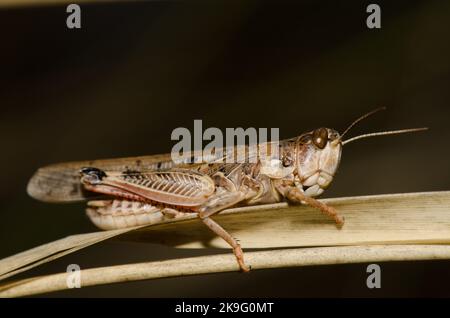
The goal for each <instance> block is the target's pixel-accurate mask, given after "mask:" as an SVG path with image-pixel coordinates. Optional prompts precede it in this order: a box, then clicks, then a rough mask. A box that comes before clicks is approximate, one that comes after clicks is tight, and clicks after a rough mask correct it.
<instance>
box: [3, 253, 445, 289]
mask: <svg viewBox="0 0 450 318" xmlns="http://www.w3.org/2000/svg"><path fill="white" fill-rule="evenodd" d="M246 257H247V261H248V263H249V264H252V269H253V270H258V269H267V268H280V267H293V266H311V265H327V264H346V263H363V262H383V261H408V260H438V259H449V258H450V246H442V245H431V246H430V245H418V246H415V245H387V246H383V245H382V246H345V247H344V246H341V247H317V248H297V249H285V250H273V251H264V252H250V253H247V254H246ZM238 270H239V268H238V266H237V264H236V260H235V258H234V256H233V255H231V254H225V255H214V256H202V257H193V258H184V259H177V260H168V261H161V262H149V263H136V264H128V265H119V266H108V267H99V268H92V269H86V270H82V272H81V276H80V277H81V286H82V287H87V286H93V285H102V284H110V283H119V282H127V281H136V280H144V279H156V278H164V277H177V276H188V275H198V274H207V273H221V272H232V271H238ZM243 275H245V274H243ZM250 275H251V274H250ZM67 278H68V276H67V273H59V274H53V275H47V276H41V277H33V278H28V279H24V280H20V281H17V282H13V283H9V284H4V285H3V286H0V297H21V296H30V295H35V294H43V293H48V292H54V291H58V290H64V289H68V287H67Z"/></svg>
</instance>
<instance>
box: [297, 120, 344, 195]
mask: <svg viewBox="0 0 450 318" xmlns="http://www.w3.org/2000/svg"><path fill="white" fill-rule="evenodd" d="M341 152H342V141H341V138H340V135H339V133H338V132H337V131H335V130H333V129H330V128H318V129H315V130H313V131H311V132H308V133H305V134H303V135H301V136H300V137H299V138H298V141H297V149H296V155H297V158H296V164H297V175H298V178H299V180H298V181H299V182H300V185H299V186H301V187H302V189H303V190H304V191H305V194H306V195H308V196H311V197H315V196H319V195H321V194H322V192H323V191H324V190H325V189H326V188H327V187H328V186H329V185H330V183H331V181H333V177H334V175H335V173H336V170H337V168H338V166H339V162H340V159H341Z"/></svg>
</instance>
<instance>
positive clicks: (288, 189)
mask: <svg viewBox="0 0 450 318" xmlns="http://www.w3.org/2000/svg"><path fill="white" fill-rule="evenodd" d="M277 188H278V191H280V192H281V194H282V195H283V196H284V197H286V198H287V199H288V200H289V201H291V202H297V203H306V204H308V205H309V206H312V207H314V208H316V209H318V210H320V211H322V212H323V213H325V214H326V215H328V216H329V217H331V218H332V219H333V220H334V221H335V222H336V225H337V226H338V227H339V228H340V227H342V226H343V225H344V217H343V216H340V215H339V214H338V213H337V211H336V209H335V208H333V207H331V206H329V205H326V204H324V203H322V202H320V201H318V200H316V199H314V198H311V197H308V196H307V195H305V194H304V193H303V192H302V191H300V190H299V189H298V188H297V187H296V186H285V185H277Z"/></svg>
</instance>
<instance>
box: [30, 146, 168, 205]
mask: <svg viewBox="0 0 450 318" xmlns="http://www.w3.org/2000/svg"><path fill="white" fill-rule="evenodd" d="M92 166H94V167H98V168H99V169H102V170H107V171H114V172H122V171H126V170H134V171H152V170H158V169H170V168H171V167H173V166H174V164H173V162H172V160H171V158H170V154H164V155H154V156H141V157H130V158H116V159H105V160H91V161H75V162H67V163H59V164H53V165H49V166H45V167H42V168H40V169H38V170H37V171H36V172H35V174H34V175H33V177H32V178H31V179H30V181H29V182H28V187H27V192H28V194H29V195H30V196H31V197H33V198H35V199H37V200H41V201H45V202H71V201H81V200H86V199H88V198H92V197H93V196H96V195H98V194H95V193H92V192H88V191H85V190H84V189H83V186H82V184H81V183H80V169H81V168H83V167H92Z"/></svg>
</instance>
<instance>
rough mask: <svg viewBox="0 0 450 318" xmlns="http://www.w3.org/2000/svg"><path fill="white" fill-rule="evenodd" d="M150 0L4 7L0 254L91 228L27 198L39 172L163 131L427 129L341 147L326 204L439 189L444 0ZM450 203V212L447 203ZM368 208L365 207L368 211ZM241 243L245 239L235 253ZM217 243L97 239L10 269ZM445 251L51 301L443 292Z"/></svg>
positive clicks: (161, 146)
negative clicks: (372, 273)
mask: <svg viewBox="0 0 450 318" xmlns="http://www.w3.org/2000/svg"><path fill="white" fill-rule="evenodd" d="M369 3H371V2H369V1H360V0H352V1H348V0H347V1H335V0H334V1H312V0H311V1H291V2H285V1H283V2H280V1H227V2H213V3H210V2H206V1H204V2H199V1H151V2H134V3H133V2H128V3H104V4H98V5H94V4H81V10H82V11H81V12H82V29H80V30H76V29H72V30H70V29H68V28H67V27H66V17H67V15H68V14H67V13H66V5H54V6H42V7H21V8H11V7H9V8H2V9H0V39H1V49H0V131H1V134H0V144H1V149H2V151H1V152H2V155H1V156H0V166H1V167H2V169H3V172H2V173H1V174H0V208H1V209H0V217H1V219H0V220H1V221H0V242H1V244H0V257H6V256H10V255H12V254H15V253H18V252H21V251H24V250H26V249H29V248H31V247H34V246H37V245H39V244H43V243H46V242H49V241H52V240H55V239H58V238H61V237H64V236H67V235H70V234H76V233H83V232H92V231H96V228H95V227H94V226H93V225H91V223H90V222H89V220H88V219H87V217H86V216H85V214H84V204H83V203H80V204H70V205H51V204H45V203H41V202H37V201H35V200H33V199H31V198H30V197H28V196H27V194H26V191H25V189H26V184H27V182H28V179H29V178H30V177H31V175H32V174H33V172H34V171H35V170H36V169H37V168H38V167H40V166H43V165H46V164H50V163H56V162H62V161H72V160H83V159H97V158H109V157H124V156H135V155H148V154H157V153H166V152H170V149H171V147H172V146H173V142H172V141H171V140H170V134H171V132H172V130H173V129H174V128H176V127H180V126H183V127H188V128H193V120H194V119H202V120H203V125H204V127H219V128H223V129H224V128H225V127H239V126H241V127H245V128H246V127H257V128H258V127H268V128H270V127H279V128H280V137H281V138H288V137H293V136H296V135H298V134H300V133H302V132H304V131H307V130H310V129H313V128H317V127H320V126H327V127H332V128H335V129H337V130H339V131H342V130H343V129H345V127H346V126H347V125H348V124H349V123H350V122H351V121H352V120H354V119H355V118H356V117H358V116H359V115H362V114H363V113H365V112H367V111H369V110H372V109H374V108H376V107H379V106H387V107H388V110H387V111H386V112H383V113H380V114H377V115H376V116H374V117H372V118H371V119H369V120H367V121H365V122H364V123H363V124H361V125H360V126H358V127H357V128H355V129H354V130H353V131H352V135H355V134H357V133H362V132H371V131H379V130H388V129H398V128H409V127H422V126H428V127H430V130H429V131H428V132H426V133H417V134H410V135H403V136H394V137H383V138H375V139H370V140H365V141H361V142H358V143H354V144H350V145H349V146H346V147H345V149H344V152H343V157H342V162H341V167H340V170H339V173H338V175H337V176H336V178H335V180H334V183H333V185H332V187H331V188H330V189H329V190H328V191H327V192H325V194H324V197H336V196H353V195H368V194H381V193H398V192H415V191H436V190H449V185H450V181H449V177H450V171H449V159H448V158H449V154H450V148H449V138H450V128H449V127H448V125H449V123H448V119H449V114H450V110H449V105H450V89H449V88H450V43H449V31H450V2H444V1H441V0H435V1H430V0H428V1H411V0H409V1H406V0H405V1H376V3H377V4H379V5H380V6H381V10H382V22H381V23H382V28H381V29H379V30H377V29H373V30H370V29H368V28H367V27H366V24H365V21H366V17H367V16H368V14H367V13H366V7H367V5H368V4H369ZM449 213H450V211H449ZM368 217H370V216H368ZM244 248H245V246H244ZM218 252H229V251H228V250H227V251H221V250H210V249H205V250H180V249H172V248H168V247H164V246H158V245H152V244H144V243H127V242H107V243H104V244H100V245H98V246H93V247H90V248H88V249H86V250H84V251H80V252H77V253H75V254H72V255H70V256H68V257H65V258H63V259H59V260H57V261H55V262H53V263H51V264H47V265H44V266H41V267H40V268H37V269H35V270H32V271H30V272H28V273H26V274H23V275H20V276H17V277H28V276H29V275H38V274H44V273H52V272H57V271H58V272H59V271H65V269H66V266H67V265H68V264H70V263H77V264H79V265H80V266H81V268H88V267H93V266H102V265H108V264H112V263H114V264H123V263H129V262H134V261H148V260H157V259H169V258H175V257H181V256H194V255H204V254H208V253H218ZM449 265H450V262H448V261H440V262H405V263H393V264H389V263H385V264H382V288H381V289H380V290H369V289H367V287H366V285H365V281H366V277H367V274H366V266H367V264H358V265H345V266H322V267H314V268H311V267H307V268H297V269H280V270H265V271H254V272H252V273H251V274H249V275H242V274H239V273H230V274H217V275H208V276H199V277H187V278H173V279H163V280H157V281H144V282H136V283H126V284H125V283H124V284H117V285H111V286H99V287H89V288H84V289H81V290H71V291H65V292H60V293H54V294H51V296H99V297H101V296H125V297H127V296H152V297H159V296H183V297H189V296H291V297H296V296H319V297H320V296H337V297H339V296H353V297H358V296H363V297H372V296H393V297H395V296H403V297H405V296H447V297H448V296H450V289H449V287H448V284H449V283H450V271H449Z"/></svg>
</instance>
